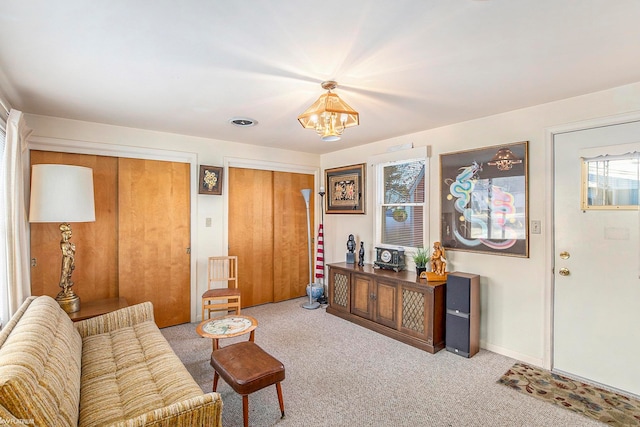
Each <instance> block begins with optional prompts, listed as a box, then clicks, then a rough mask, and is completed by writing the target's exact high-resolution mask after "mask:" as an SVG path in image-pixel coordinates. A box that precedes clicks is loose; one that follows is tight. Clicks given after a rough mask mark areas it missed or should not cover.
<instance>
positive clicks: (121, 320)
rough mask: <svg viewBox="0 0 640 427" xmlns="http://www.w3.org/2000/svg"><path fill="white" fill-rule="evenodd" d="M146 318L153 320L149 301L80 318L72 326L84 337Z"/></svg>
mask: <svg viewBox="0 0 640 427" xmlns="http://www.w3.org/2000/svg"><path fill="white" fill-rule="evenodd" d="M148 320H151V321H153V320H154V319H153V305H152V304H151V302H149V301H147V302H143V303H140V304H136V305H132V306H130V307H125V308H121V309H119V310H116V311H112V312H111V313H106V314H102V315H100V316H96V317H92V318H90V319H85V320H81V321H79V322H76V323H75V324H74V326H75V327H76V330H77V331H78V332H79V333H80V336H81V337H82V338H84V337H88V336H90V335H97V334H103V333H107V332H111V331H115V330H117V329H120V328H124V327H127V326H133V325H135V324H137V323H142V322H146V321H148Z"/></svg>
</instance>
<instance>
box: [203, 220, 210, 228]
mask: <svg viewBox="0 0 640 427" xmlns="http://www.w3.org/2000/svg"><path fill="white" fill-rule="evenodd" d="M204 226H205V227H211V218H207V219H205V220H204Z"/></svg>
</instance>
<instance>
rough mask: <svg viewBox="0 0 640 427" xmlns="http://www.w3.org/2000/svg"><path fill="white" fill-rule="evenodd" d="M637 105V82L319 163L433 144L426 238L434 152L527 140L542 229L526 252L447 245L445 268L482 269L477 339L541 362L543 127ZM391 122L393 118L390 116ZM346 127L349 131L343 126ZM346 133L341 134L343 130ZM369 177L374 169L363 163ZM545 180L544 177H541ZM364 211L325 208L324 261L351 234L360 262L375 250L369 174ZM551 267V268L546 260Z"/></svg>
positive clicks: (545, 240)
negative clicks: (360, 248)
mask: <svg viewBox="0 0 640 427" xmlns="http://www.w3.org/2000/svg"><path fill="white" fill-rule="evenodd" d="M639 110H640V83H637V84H633V85H628V86H623V87H619V88H616V89H612V90H607V91H603V92H597V93H593V94H589V95H585V96H580V97H576V98H570V99H565V100H561V101H557V102H553V103H548V104H543V105H539V106H535V107H532V108H526V109H521V110H516V111H512V112H508V113H504V114H499V115H495V116H490V117H486V118H482V119H478V120H472V121H468V122H463V123H457V124H454V125H451V126H446V127H442V128H438V129H434V130H430V131H425V132H419V133H414V134H411V135H405V136H402V137H398V138H393V139H388V140H384V141H378V142H374V143H371V144H368V145H366V146H361V147H358V148H353V149H348V150H343V151H337V152H333V153H330V154H326V155H323V156H322V168H323V170H324V169H326V168H332V167H337V166H344V165H349V164H353V163H362V162H364V161H366V160H367V158H368V157H369V156H372V155H376V154H381V153H384V152H385V151H386V149H387V148H388V147H392V146H396V145H401V144H407V143H413V144H414V146H415V147H419V146H424V145H427V146H431V158H430V190H429V203H430V208H429V214H430V221H429V230H428V231H429V241H430V242H433V241H434V240H439V234H440V220H439V218H440V207H439V198H440V188H439V178H440V171H439V155H440V154H442V153H448V152H454V151H461V150H465V149H470V148H479V147H485V146H493V145H499V144H507V143H512V142H520V141H529V219H530V220H531V219H534V220H540V221H542V231H543V233H542V234H531V235H530V240H529V241H530V246H529V253H530V255H529V258H513V257H505V256H496V255H487V254H474V253H468V252H459V251H456V252H454V251H450V252H449V253H448V261H449V262H450V264H449V265H448V266H447V267H448V270H449V271H454V270H458V271H465V272H471V273H477V274H480V276H481V301H482V302H481V304H482V305H481V310H482V315H481V345H482V347H483V348H487V349H490V350H493V351H495V352H498V353H501V354H505V355H508V356H511V357H514V358H517V359H520V360H524V361H528V362H530V363H535V364H538V365H540V366H542V365H543V364H544V363H543V360H544V356H545V354H544V351H545V350H544V341H545V335H546V336H547V339H548V338H549V337H548V335H549V333H548V331H547V330H545V321H546V320H548V316H547V315H546V314H545V313H546V312H545V305H547V306H548V305H549V304H550V301H548V296H547V297H545V286H547V289H548V287H549V286H550V274H548V271H547V267H546V266H547V265H548V263H547V260H548V259H549V257H552V254H549V252H550V251H549V249H547V248H550V244H549V243H550V241H551V240H552V237H553V236H552V234H551V232H550V231H551V224H549V223H548V222H549V221H547V218H550V217H551V216H550V211H549V208H550V206H551V205H550V201H551V197H552V194H550V191H549V188H547V184H546V183H547V182H551V181H550V180H551V178H552V177H551V164H550V162H549V161H548V160H549V158H550V151H549V150H550V143H549V141H548V140H547V136H548V134H547V130H548V129H550V128H553V127H556V126H560V125H564V124H569V123H572V122H579V121H585V120H590V119H594V118H602V117H606V116H611V115H616V114H622V113H627V112H633V111H639ZM390 125H392V121H390ZM347 132H348V131H347ZM348 137H349V136H348V134H346V133H345V136H344V138H348ZM367 172H368V173H369V175H370V177H371V176H372V175H373V173H374V171H373V170H372V168H371V167H368V169H367ZM547 180H549V181H547ZM368 183H369V184H370V185H368V188H367V214H366V215H364V216H362V215H354V216H350V215H325V259H326V262H328V263H329V262H337V261H344V256H345V255H344V253H345V252H346V241H347V236H348V235H349V234H351V233H352V234H354V235H356V240H357V241H359V240H363V241H364V242H365V246H366V248H367V254H366V259H367V261H366V262H371V259H372V256H373V247H374V245H375V242H374V241H373V236H374V235H373V221H374V219H373V201H374V194H373V185H372V184H373V182H372V180H371V179H369V180H368ZM549 270H550V268H549Z"/></svg>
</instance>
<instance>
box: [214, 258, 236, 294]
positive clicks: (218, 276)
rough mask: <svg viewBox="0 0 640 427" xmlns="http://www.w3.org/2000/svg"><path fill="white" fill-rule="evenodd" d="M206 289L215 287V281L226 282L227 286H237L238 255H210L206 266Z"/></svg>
mask: <svg viewBox="0 0 640 427" xmlns="http://www.w3.org/2000/svg"><path fill="white" fill-rule="evenodd" d="M207 275H208V281H207V286H208V289H213V288H217V287H219V286H212V285H214V284H215V283H219V282H227V287H228V288H237V287H238V257H237V256H212V257H209V264H208V267H207Z"/></svg>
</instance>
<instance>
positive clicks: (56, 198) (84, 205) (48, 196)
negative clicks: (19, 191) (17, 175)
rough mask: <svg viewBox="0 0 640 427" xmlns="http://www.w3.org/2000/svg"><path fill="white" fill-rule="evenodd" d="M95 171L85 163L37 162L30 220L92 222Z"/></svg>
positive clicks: (34, 172) (32, 176)
mask: <svg viewBox="0 0 640 427" xmlns="http://www.w3.org/2000/svg"><path fill="white" fill-rule="evenodd" d="M93 200H94V199H93V170H92V169H90V168H85V167H82V166H69V165H33V167H32V169H31V202H30V208H29V222H92V221H95V220H96V213H95V205H94V201H93Z"/></svg>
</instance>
